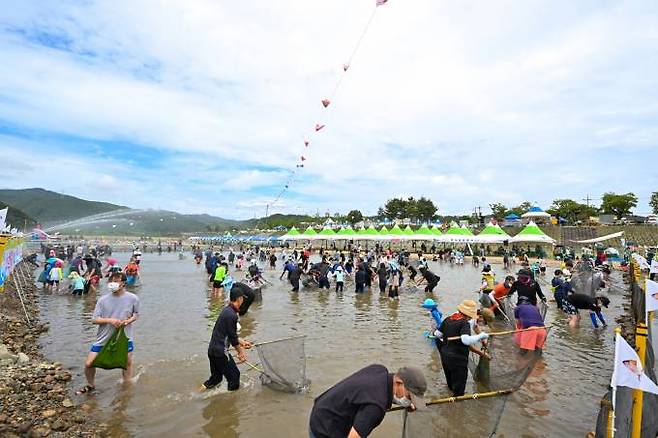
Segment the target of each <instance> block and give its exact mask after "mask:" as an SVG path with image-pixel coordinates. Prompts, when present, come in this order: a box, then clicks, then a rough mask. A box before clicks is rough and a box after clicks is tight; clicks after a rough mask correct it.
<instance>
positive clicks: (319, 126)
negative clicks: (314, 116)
mask: <svg viewBox="0 0 658 438" xmlns="http://www.w3.org/2000/svg"><path fill="white" fill-rule="evenodd" d="M322 128H324V125H320V124H319V123H316V124H315V132H318V131H319V130H320V129H322Z"/></svg>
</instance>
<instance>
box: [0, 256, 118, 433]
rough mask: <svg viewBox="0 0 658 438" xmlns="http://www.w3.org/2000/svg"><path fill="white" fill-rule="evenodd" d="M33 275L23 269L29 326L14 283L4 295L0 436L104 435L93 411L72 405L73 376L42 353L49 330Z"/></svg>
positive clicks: (0, 315) (0, 312) (0, 329)
mask: <svg viewBox="0 0 658 438" xmlns="http://www.w3.org/2000/svg"><path fill="white" fill-rule="evenodd" d="M32 271H33V267H32V266H30V265H29V264H28V263H25V262H24V263H22V264H21V272H22V273H24V274H25V276H24V277H20V280H21V281H19V284H21V285H22V286H23V287H21V289H22V293H23V300H24V304H25V310H26V311H27V314H28V315H29V318H30V321H31V323H28V322H27V319H26V317H25V311H24V310H23V306H22V305H21V301H20V299H19V295H18V292H17V290H16V287H15V285H14V283H13V282H9V283H7V284H6V287H5V290H4V292H3V293H0V436H2V437H46V436H50V437H73V436H75V437H103V436H106V435H107V434H106V433H105V425H103V424H101V423H98V422H97V421H96V420H95V419H94V418H92V417H91V416H90V413H89V411H90V410H91V408H90V406H89V405H87V404H81V405H76V404H75V403H74V402H73V401H72V398H71V393H72V391H71V389H70V388H69V383H70V382H71V373H70V372H69V371H67V370H65V369H63V367H62V364H60V363H57V362H54V363H53V362H49V361H48V360H47V359H46V358H44V357H43V356H42V354H41V351H40V348H39V342H38V341H39V336H40V335H41V333H43V332H45V331H47V330H48V327H47V326H45V325H43V324H40V323H39V304H38V300H39V296H38V293H39V292H38V290H37V287H36V285H35V282H34V281H33V278H34V277H33V276H32ZM14 275H21V274H20V273H15V274H14ZM23 280H24V281H23Z"/></svg>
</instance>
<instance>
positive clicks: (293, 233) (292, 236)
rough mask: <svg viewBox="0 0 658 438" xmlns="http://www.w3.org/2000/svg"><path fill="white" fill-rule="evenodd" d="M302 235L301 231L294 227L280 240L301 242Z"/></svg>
mask: <svg viewBox="0 0 658 438" xmlns="http://www.w3.org/2000/svg"><path fill="white" fill-rule="evenodd" d="M300 235H301V233H300V232H299V230H298V229H297V228H295V227H294V226H293V227H292V228H291V229H290V230H288V232H287V233H286V234H284V235H283V236H281V237H280V238H279V240H299V236H300Z"/></svg>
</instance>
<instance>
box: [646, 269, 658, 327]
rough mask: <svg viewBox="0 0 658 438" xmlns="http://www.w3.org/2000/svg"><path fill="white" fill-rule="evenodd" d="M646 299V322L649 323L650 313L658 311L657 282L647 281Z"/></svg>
mask: <svg viewBox="0 0 658 438" xmlns="http://www.w3.org/2000/svg"><path fill="white" fill-rule="evenodd" d="M644 290H645V293H646V297H645V299H644V302H645V307H646V309H647V319H645V321H646V322H647V324H648V323H649V312H655V311H657V310H658V283H656V282H655V281H652V280H649V279H647V281H646V284H645V286H644Z"/></svg>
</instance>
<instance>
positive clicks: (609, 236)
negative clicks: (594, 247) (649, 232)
mask: <svg viewBox="0 0 658 438" xmlns="http://www.w3.org/2000/svg"><path fill="white" fill-rule="evenodd" d="M623 235H624V232H623V231H620V232H618V233H612V234H606V235H605V236H601V237H597V238H595V239H587V240H570V242H573V243H598V242H605V241H606V240H611V239H619V238H620V237H622V236H623Z"/></svg>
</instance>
